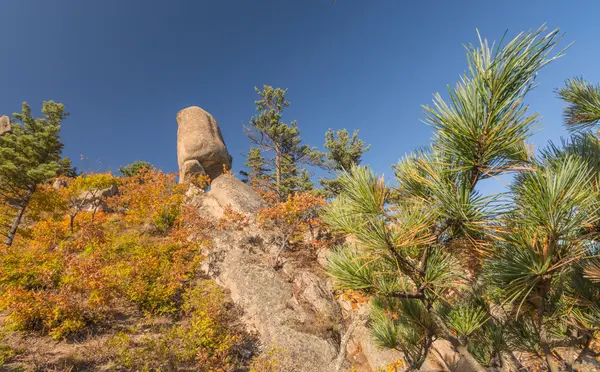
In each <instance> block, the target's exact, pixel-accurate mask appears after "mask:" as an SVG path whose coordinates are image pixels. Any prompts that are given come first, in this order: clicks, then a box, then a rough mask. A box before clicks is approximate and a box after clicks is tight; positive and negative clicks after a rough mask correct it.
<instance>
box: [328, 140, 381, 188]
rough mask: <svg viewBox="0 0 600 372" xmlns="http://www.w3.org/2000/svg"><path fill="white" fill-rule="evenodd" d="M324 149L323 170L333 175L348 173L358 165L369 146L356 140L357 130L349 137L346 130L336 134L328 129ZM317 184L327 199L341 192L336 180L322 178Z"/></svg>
mask: <svg viewBox="0 0 600 372" xmlns="http://www.w3.org/2000/svg"><path fill="white" fill-rule="evenodd" d="M325 148H326V149H327V150H328V151H327V152H326V153H325V162H324V163H323V168H325V169H326V170H328V171H329V172H330V173H334V174H335V173H339V172H341V171H348V170H350V169H351V168H352V166H354V165H358V164H360V162H361V160H362V155H363V154H364V153H365V152H367V151H369V148H371V145H367V144H366V143H365V142H364V141H363V140H361V139H359V138H358V130H355V131H354V132H353V133H352V136H350V135H349V134H348V130H347V129H341V130H338V131H336V132H334V131H333V130H331V129H329V130H328V131H327V132H325ZM319 183H321V185H322V186H323V189H324V191H325V194H326V195H327V196H328V197H335V196H336V195H338V194H339V193H340V191H341V184H340V182H339V181H338V180H337V179H326V178H323V179H320V180H319Z"/></svg>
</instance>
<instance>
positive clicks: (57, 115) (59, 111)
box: [0, 101, 74, 246]
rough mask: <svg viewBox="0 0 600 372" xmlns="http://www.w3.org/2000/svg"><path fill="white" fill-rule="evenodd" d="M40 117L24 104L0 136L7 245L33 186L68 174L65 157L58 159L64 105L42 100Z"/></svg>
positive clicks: (0, 193) (0, 187)
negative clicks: (9, 217)
mask: <svg viewBox="0 0 600 372" xmlns="http://www.w3.org/2000/svg"><path fill="white" fill-rule="evenodd" d="M42 114H43V117H41V118H34V117H33V115H32V113H31V108H30V107H29V105H27V103H23V108H22V112H21V113H16V114H14V115H13V116H14V118H15V119H16V120H17V122H16V123H13V125H12V131H11V132H8V133H5V134H3V135H2V136H0V196H1V197H2V199H3V203H5V205H4V207H6V208H8V209H12V210H13V211H14V214H13V216H12V221H11V222H10V224H9V225H7V226H2V232H3V234H4V235H5V236H6V241H5V244H6V245H7V246H10V245H11V244H12V242H13V239H14V238H15V234H16V232H17V229H18V228H19V225H20V223H21V219H22V218H23V214H24V212H25V208H27V205H28V203H29V201H30V199H31V196H32V195H33V193H34V192H35V189H36V187H37V186H38V185H39V184H41V183H43V182H46V181H48V180H50V179H51V178H53V177H55V176H57V175H58V174H67V175H68V174H71V173H74V170H73V169H71V166H70V165H71V164H70V161H69V160H68V159H61V152H62V148H63V144H62V143H61V141H60V137H59V131H60V126H61V124H62V121H63V120H64V118H65V117H66V116H67V113H66V112H65V111H64V106H63V104H61V103H55V102H53V101H49V102H44V103H43V105H42Z"/></svg>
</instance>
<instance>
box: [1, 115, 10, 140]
mask: <svg viewBox="0 0 600 372" xmlns="http://www.w3.org/2000/svg"><path fill="white" fill-rule="evenodd" d="M11 129H12V126H11V125H10V119H9V118H8V116H0V136H1V135H3V134H4V133H6V132H10V131H11Z"/></svg>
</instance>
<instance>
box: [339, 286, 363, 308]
mask: <svg viewBox="0 0 600 372" xmlns="http://www.w3.org/2000/svg"><path fill="white" fill-rule="evenodd" d="M340 298H341V299H343V300H345V301H348V302H349V303H350V306H352V309H353V310H358V309H359V307H360V306H361V305H362V304H366V303H367V302H369V297H367V296H365V295H364V294H362V293H360V292H358V291H352V290H348V291H344V292H343V293H342V294H341V295H340Z"/></svg>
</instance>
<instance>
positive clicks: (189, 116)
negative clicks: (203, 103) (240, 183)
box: [177, 106, 231, 183]
mask: <svg viewBox="0 0 600 372" xmlns="http://www.w3.org/2000/svg"><path fill="white" fill-rule="evenodd" d="M177 125H178V130H177V161H178V163H179V182H181V183H183V182H189V181H191V180H193V179H194V178H196V177H198V176H199V175H201V174H204V173H205V174H207V175H208V176H209V177H210V178H211V179H215V178H217V177H218V176H219V175H221V174H222V173H223V168H224V167H225V168H227V169H231V155H229V152H228V151H227V147H226V146H225V142H224V141H223V136H222V135H221V130H220V129H219V125H218V124H217V121H216V120H215V118H213V117H212V115H211V114H209V113H208V112H206V111H204V110H203V109H201V108H200V107H197V106H192V107H188V108H185V109H183V110H181V111H179V113H177Z"/></svg>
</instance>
